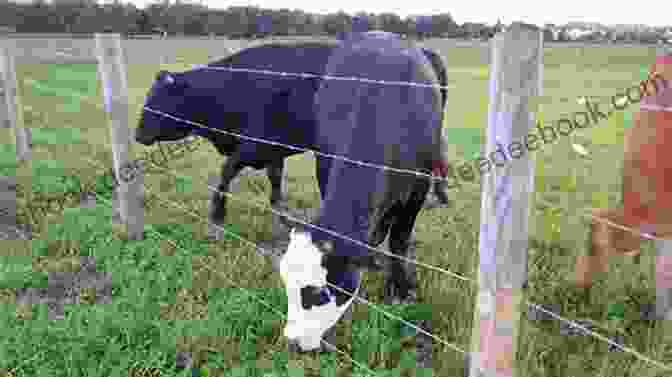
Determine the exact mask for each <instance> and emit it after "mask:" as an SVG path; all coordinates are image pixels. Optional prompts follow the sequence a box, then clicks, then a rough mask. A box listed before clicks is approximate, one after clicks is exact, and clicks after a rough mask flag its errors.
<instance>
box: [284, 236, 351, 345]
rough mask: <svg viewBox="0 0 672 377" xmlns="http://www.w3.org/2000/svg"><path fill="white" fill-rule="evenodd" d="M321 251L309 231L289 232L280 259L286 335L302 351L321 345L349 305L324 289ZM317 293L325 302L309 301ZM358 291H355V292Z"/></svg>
mask: <svg viewBox="0 0 672 377" xmlns="http://www.w3.org/2000/svg"><path fill="white" fill-rule="evenodd" d="M322 256H323V254H322V252H320V250H319V249H318V248H317V247H316V246H315V245H314V244H313V242H312V240H311V237H310V233H305V232H301V231H295V230H294V229H292V231H291V233H290V242H289V245H288V247H287V252H286V253H285V255H283V256H282V259H281V260H280V276H281V277H282V281H283V283H284V284H285V290H286V292H287V326H285V331H284V334H285V336H286V337H287V338H288V339H290V340H293V341H295V342H298V344H299V346H300V347H301V349H302V350H303V351H310V350H315V349H317V348H319V347H320V339H321V338H322V337H323V336H324V333H325V332H326V331H327V330H328V329H329V328H331V327H332V326H334V325H335V324H336V322H337V321H338V320H339V319H340V318H341V317H342V316H343V314H344V313H345V311H346V310H347V309H348V307H350V305H351V304H352V300H353V298H351V299H350V300H348V301H347V302H346V303H344V304H343V305H341V306H337V305H336V298H335V297H334V295H333V293H332V292H330V290H329V289H327V270H326V269H325V268H324V267H323V266H322ZM320 292H321V293H322V294H323V295H327V296H328V297H329V301H328V302H327V303H326V304H322V305H316V304H314V303H313V304H309V303H308V301H311V302H314V301H315V300H316V298H317V297H319V295H320ZM355 293H357V292H355Z"/></svg>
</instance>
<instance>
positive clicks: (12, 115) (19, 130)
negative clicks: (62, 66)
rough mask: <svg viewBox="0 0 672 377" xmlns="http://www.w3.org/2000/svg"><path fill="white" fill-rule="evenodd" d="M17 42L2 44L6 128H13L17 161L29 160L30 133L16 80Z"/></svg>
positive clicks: (0, 87) (0, 57)
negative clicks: (26, 125)
mask: <svg viewBox="0 0 672 377" xmlns="http://www.w3.org/2000/svg"><path fill="white" fill-rule="evenodd" d="M14 50H15V41H13V40H10V39H4V40H3V41H2V43H1V44H0V84H1V85H0V91H1V92H3V96H2V97H1V98H2V99H3V103H2V107H4V111H2V112H3V113H4V114H5V117H4V122H3V123H4V127H7V128H12V129H13V130H14V136H15V139H16V159H17V161H19V162H21V161H25V160H29V159H30V156H31V151H30V144H31V141H30V131H29V130H28V129H27V128H26V127H25V124H24V122H23V107H22V105H21V98H20V96H19V90H18V88H19V82H18V80H17V78H16V62H15V59H14Z"/></svg>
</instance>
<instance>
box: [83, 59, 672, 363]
mask: <svg viewBox="0 0 672 377" xmlns="http://www.w3.org/2000/svg"><path fill="white" fill-rule="evenodd" d="M200 68H206V69H213V68H215V70H220V69H227V70H231V71H243V72H252V73H263V74H279V75H281V76H288V75H294V76H299V77H303V78H310V77H319V75H314V74H307V73H302V74H296V73H287V72H273V71H266V70H250V69H241V68H238V69H236V68H229V67H202V66H201V67H200ZM322 77H323V78H326V79H333V80H347V81H361V82H368V83H376V84H388V85H409V86H418V87H439V88H445V89H447V88H449V87H451V86H440V85H431V84H420V83H410V82H390V81H378V80H369V79H358V78H352V77H337V76H322ZM79 97H81V98H82V99H86V100H87V101H86V102H91V101H90V100H89V99H88V98H87V97H83V96H79ZM640 106H645V105H640ZM644 108H645V109H649V108H647V107H644ZM143 109H144V110H146V111H149V112H153V113H155V114H158V115H162V116H164V117H168V118H172V119H173V120H176V121H181V122H184V123H187V124H191V125H194V126H198V127H201V128H205V129H209V130H212V131H216V132H221V133H225V134H230V135H233V136H236V137H238V138H242V139H248V140H252V141H255V142H262V143H266V144H271V145H280V146H283V147H285V148H289V149H293V150H298V151H302V152H310V153H312V154H314V155H322V156H325V157H330V158H336V159H341V160H344V161H346V162H350V163H353V164H357V165H363V166H368V167H375V168H379V169H381V170H390V171H395V172H398V173H407V174H413V175H416V176H421V177H425V178H429V179H431V180H439V181H447V179H445V178H440V177H435V176H432V175H429V174H425V173H420V172H417V171H412V170H405V169H396V168H391V167H387V166H382V165H376V164H371V163H366V162H363V161H356V160H351V159H348V158H345V157H341V156H336V155H329V154H325V153H321V152H317V151H313V150H310V149H307V148H301V147H295V146H290V145H285V144H282V143H277V142H272V141H268V140H263V139H259V138H253V137H248V136H245V135H238V134H235V133H232V132H227V131H223V130H218V129H212V128H209V127H207V126H204V125H201V124H198V123H196V122H192V121H189V120H185V119H180V118H177V117H174V116H172V115H170V114H166V113H163V112H160V111H158V110H154V109H151V108H148V107H146V106H145V107H143ZM653 110H658V111H669V110H670V109H667V108H663V109H661V108H655V109H653ZM208 187H210V186H209V185H208ZM217 191H218V190H217ZM226 194H228V195H229V196H230V197H231V196H232V195H230V193H226ZM542 201H544V202H545V200H542ZM553 207H555V206H553ZM271 210H272V211H273V209H271ZM276 214H277V213H276ZM280 216H285V217H287V218H290V219H292V218H291V217H290V216H287V215H282V214H280ZM584 216H588V217H591V218H594V219H596V220H597V221H600V222H603V223H607V224H609V225H610V226H612V227H617V228H619V229H621V230H625V231H629V232H632V233H635V234H638V235H640V236H642V237H644V238H649V239H657V240H660V239H659V238H657V237H653V236H651V235H648V234H642V233H639V232H637V231H635V230H633V229H630V228H627V227H624V226H621V225H619V224H615V223H613V222H611V221H609V220H606V219H600V218H598V217H596V216H594V215H592V214H585V215H584ZM292 220H293V221H296V222H299V223H303V225H307V226H311V225H312V224H308V223H306V222H303V221H302V220H298V219H292ZM222 229H223V228H222ZM318 229H319V227H318ZM223 230H224V231H227V230H225V229H223ZM321 230H322V231H325V232H327V233H329V234H332V235H336V236H341V235H339V234H338V233H336V234H333V233H332V232H331V231H328V230H326V229H321ZM343 237H345V236H343ZM346 239H347V238H346ZM350 241H351V242H353V241H354V242H355V243H358V241H356V240H350ZM249 242H251V241H249ZM255 246H256V245H255ZM360 246H364V247H367V248H370V249H372V250H374V251H378V252H382V253H385V252H384V251H382V250H377V249H374V248H371V247H369V246H368V245H366V244H361V245H360ZM262 250H263V249H262ZM389 255H391V256H396V255H394V254H391V253H390V254H389ZM409 262H411V263H416V264H418V265H422V264H420V263H419V262H417V261H413V260H410V261H409ZM428 266H429V268H433V269H435V267H434V266H431V265H426V266H424V267H428ZM439 270H440V271H441V272H444V273H447V274H449V275H453V276H455V277H458V278H460V279H461V280H465V281H473V280H472V279H469V278H465V277H462V276H461V275H457V274H454V273H451V272H449V271H447V270H443V269H439ZM336 288H337V289H338V287H336ZM526 302H527V304H528V305H529V306H532V307H534V308H535V309H537V310H541V311H543V312H545V313H547V314H549V315H551V316H552V317H554V318H556V319H558V320H561V321H564V322H566V323H569V324H570V325H571V326H573V327H577V328H580V329H581V330H583V331H585V332H587V333H589V334H591V335H593V336H594V337H596V338H598V339H601V340H603V341H606V342H608V343H610V344H612V345H614V346H616V347H618V348H620V349H622V350H623V351H626V352H628V353H631V354H633V355H635V356H637V357H638V358H640V359H642V360H645V361H647V362H649V363H652V364H654V365H657V366H659V367H662V368H664V369H672V368H670V367H667V366H665V365H664V364H661V363H659V362H656V361H654V360H651V359H649V358H647V357H645V356H644V355H641V354H639V353H638V352H637V351H634V350H631V349H629V348H627V347H623V346H620V345H619V344H617V343H615V342H613V341H611V340H609V339H607V338H604V337H603V336H601V335H599V334H597V333H594V332H592V331H590V330H588V329H586V328H585V327H583V326H581V325H580V324H576V323H574V322H573V321H571V320H567V319H565V318H562V317H561V316H559V315H557V314H555V313H552V312H549V311H547V310H546V309H544V308H542V307H540V306H538V305H536V304H534V303H531V302H529V301H526ZM367 303H368V301H367ZM368 304H369V305H371V306H372V307H374V306H373V305H372V304H370V303H368ZM374 308H375V307H374ZM416 329H417V330H419V331H423V330H421V329H419V328H416ZM430 336H431V334H430Z"/></svg>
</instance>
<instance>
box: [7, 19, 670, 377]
mask: <svg viewBox="0 0 672 377" xmlns="http://www.w3.org/2000/svg"><path fill="white" fill-rule="evenodd" d="M95 40H96V55H97V61H98V67H99V78H100V80H101V82H102V84H103V95H104V99H105V101H104V108H105V110H106V112H107V113H108V116H109V122H110V128H111V136H112V151H113V167H114V174H115V175H116V177H117V182H118V183H119V186H118V188H117V192H118V197H119V210H120V215H121V218H122V221H123V223H124V224H125V226H126V231H127V233H128V235H129V238H130V239H137V240H139V239H142V237H143V230H144V213H143V205H142V198H143V197H144V192H145V189H144V187H145V185H144V183H143V180H142V170H141V169H135V168H134V166H133V163H132V161H130V160H129V148H130V144H131V133H130V129H129V125H128V97H127V91H128V87H127V82H126V69H125V65H124V59H123V53H122V48H121V38H120V36H119V35H116V34H96V36H95ZM4 42H7V41H4ZM4 44H5V46H4V47H3V48H2V50H0V51H2V54H1V55H0V57H1V58H2V60H0V62H2V66H1V67H2V73H3V75H2V79H3V81H2V82H3V83H4V86H5V93H6V96H5V106H4V107H5V108H6V109H7V115H8V116H7V120H8V122H9V123H7V122H6V124H9V125H10V127H11V128H12V129H13V130H14V132H15V135H16V144H17V159H20V160H21V161H25V160H28V161H29V160H30V154H29V153H30V146H29V137H28V136H26V134H27V131H26V130H27V129H26V128H25V127H24V125H23V118H22V115H21V111H20V109H21V106H20V98H19V96H18V93H17V90H16V88H17V85H18V84H17V80H16V71H15V67H14V63H13V60H12V45H11V43H9V44H8V43H4ZM492 49H493V53H492V57H493V62H492V68H491V77H490V108H489V122H488V137H487V145H486V146H485V147H484V150H486V151H492V150H494V148H495V146H496V143H498V142H500V143H501V142H502V141H504V142H506V141H507V140H508V141H509V142H510V141H511V140H514V139H516V138H515V137H514V136H521V138H522V136H524V135H525V134H527V132H528V130H529V128H530V127H531V126H532V125H533V124H534V123H535V122H534V114H535V113H536V112H537V109H534V108H533V107H532V106H531V102H534V100H533V98H534V97H538V96H541V86H542V85H541V83H542V82H543V81H542V79H541V74H542V66H543V62H542V59H541V56H542V53H541V52H542V51H543V38H542V37H541V33H540V31H539V30H538V29H537V28H536V27H530V26H529V25H524V24H517V23H516V24H514V25H513V26H512V27H511V28H509V30H507V31H506V32H505V33H502V34H499V35H498V36H497V37H496V38H494V39H493V43H492ZM201 68H203V69H223V70H227V68H226V67H201ZM229 70H230V71H235V70H236V69H235V68H234V69H229ZM247 71H248V72H247V74H249V73H258V74H279V75H284V76H286V75H288V74H289V73H284V72H269V71H265V72H251V71H250V70H247ZM238 72H240V69H238ZM243 74H246V73H243ZM299 75H300V77H303V78H308V77H309V76H308V74H305V73H301V74H299ZM322 78H324V79H336V80H338V79H346V80H353V81H360V82H363V83H368V84H375V85H417V84H416V83H384V82H372V81H371V80H362V79H357V78H334V77H322ZM7 88H9V90H7ZM145 110H146V111H150V112H151V111H153V112H155V113H156V114H158V115H162V116H166V117H171V118H172V119H174V120H179V121H182V122H185V123H187V124H190V125H192V126H196V127H204V128H208V127H207V125H202V124H198V123H196V122H193V121H190V120H187V119H179V118H176V117H174V116H173V115H171V114H167V113H162V112H157V111H156V110H155V109H150V108H145ZM208 129H210V130H214V131H216V132H223V133H228V134H233V133H230V132H226V131H223V130H217V129H213V128H208ZM22 130H23V131H22ZM234 136H237V137H239V138H241V139H246V140H251V141H254V142H260V143H269V144H275V145H278V144H279V143H275V142H270V141H268V140H263V139H259V138H252V137H249V136H245V135H240V134H234ZM21 145H22V146H21ZM282 146H284V147H286V148H290V149H294V150H297V148H298V147H296V146H289V145H284V144H283V145H282ZM298 150H300V151H302V152H309V153H312V154H314V155H320V152H319V151H311V150H301V149H298ZM322 155H325V154H322ZM325 156H327V157H329V158H339V159H343V160H345V161H348V162H350V163H353V164H357V165H361V166H373V167H376V168H380V169H384V170H389V171H393V172H395V173H399V174H414V175H417V176H424V177H426V178H429V179H434V180H436V179H439V178H438V177H433V176H431V175H427V174H424V173H420V172H416V171H403V170H401V169H395V168H393V167H386V166H376V165H374V164H369V163H367V162H365V161H353V160H350V159H347V158H346V157H344V156H333V155H325ZM90 162H92V161H90ZM129 171H132V172H133V174H130V176H129V175H128V174H126V173H128V172H129ZM166 171H167V172H168V173H170V174H173V173H172V172H170V171H169V170H166ZM533 179H534V165H533V163H532V159H530V158H525V159H523V158H521V159H519V160H517V161H511V162H510V163H509V165H508V166H506V167H504V169H502V170H500V171H498V172H496V173H495V172H493V173H491V174H490V175H488V176H486V178H485V179H484V182H483V186H482V187H483V192H482V199H481V200H482V208H481V231H480V244H479V255H480V268H479V276H478V278H477V279H473V278H468V277H464V276H461V275H459V274H456V273H454V272H451V271H448V270H446V269H443V268H440V267H437V266H431V265H427V264H425V263H422V262H420V261H417V260H414V259H406V260H405V261H406V262H409V263H413V264H415V265H419V266H423V267H425V268H428V269H432V270H434V271H437V272H439V273H442V274H445V275H449V276H451V277H454V278H457V279H460V280H463V281H469V282H471V283H474V284H477V285H478V287H479V294H478V300H477V303H476V307H475V310H474V316H475V321H474V329H473V333H472V345H471V350H470V352H467V351H465V350H463V349H461V348H460V347H457V346H455V345H453V344H450V343H449V342H446V341H445V340H443V339H441V338H439V337H437V336H435V335H433V334H431V333H427V332H426V331H424V330H423V329H421V328H419V327H416V326H414V325H413V324H410V323H408V322H407V321H405V320H403V319H402V318H398V317H397V318H394V317H395V316H394V315H393V314H391V313H387V312H385V311H383V312H384V313H386V314H387V315H389V316H392V318H394V319H395V320H399V321H404V323H405V324H406V325H408V326H411V327H414V328H415V329H416V330H417V331H419V332H424V333H425V335H428V336H430V337H431V338H432V339H434V340H436V341H438V342H439V343H442V344H444V345H445V346H446V347H448V348H451V349H453V350H455V351H457V352H460V353H463V354H465V355H467V356H469V358H470V365H471V367H470V376H472V377H476V376H481V375H483V374H482V373H485V374H484V375H488V376H490V375H492V376H511V375H514V373H516V366H515V364H514V361H515V352H516V344H517V333H518V330H517V329H518V323H519V321H520V315H521V310H520V309H521V307H522V303H523V295H522V285H523V283H524V281H525V280H526V264H527V260H526V259H527V255H526V254H527V239H528V230H527V221H528V219H527V218H528V217H529V216H528V212H529V196H530V194H532V193H534V188H533ZM208 189H209V190H213V191H218V190H216V189H214V188H213V187H211V186H208ZM222 194H225V195H227V196H229V197H232V198H235V199H237V200H244V199H241V198H236V196H235V195H232V194H231V193H222ZM155 197H156V195H155ZM159 199H161V198H159ZM244 201H246V202H249V200H247V199H245V200H244ZM164 202H165V201H164ZM168 203H169V204H170V202H168ZM259 204H260V205H261V203H259ZM546 204H549V205H552V204H551V203H546ZM171 205H172V206H174V207H176V208H179V207H180V206H179V204H177V203H173V204H171ZM264 206H266V205H264ZM182 209H183V210H185V211H187V212H191V211H189V210H187V209H185V208H183V207H182ZM564 210H567V209H564ZM270 211H271V212H274V213H275V214H276V215H278V216H284V217H286V218H289V219H290V220H292V221H295V222H297V223H303V224H304V225H307V226H310V227H314V226H313V225H312V224H309V223H307V222H305V221H302V220H300V219H296V218H294V217H292V216H291V215H290V214H288V213H283V212H280V211H277V210H275V209H273V208H270ZM584 212H585V213H584V214H582V216H584V217H585V216H588V217H591V216H592V217H594V216H593V215H591V214H589V213H588V212H587V211H584ZM191 214H192V215H194V213H193V212H192V213H191ZM195 216H196V217H197V218H198V219H199V220H201V221H206V222H207V220H205V219H202V218H200V216H198V215H197V214H195ZM595 220H597V221H603V222H607V224H608V225H610V226H612V227H616V228H620V229H624V230H627V231H630V232H635V233H637V234H639V232H638V231H636V230H633V229H628V228H625V227H623V226H622V225H619V224H613V223H611V222H609V221H608V220H606V219H595ZM513 224H520V225H516V228H515V229H514V228H513ZM222 231H224V232H227V233H229V234H230V233H231V232H230V231H228V230H226V229H223V228H222ZM324 231H326V232H327V233H329V234H331V235H333V236H335V237H341V238H344V239H346V240H348V241H350V242H355V243H359V244H361V245H362V246H364V247H367V248H369V249H371V250H373V251H376V252H379V253H382V254H385V255H388V256H390V257H399V256H396V255H394V254H392V253H389V252H387V251H385V250H382V249H380V248H372V247H370V246H368V245H366V244H362V243H361V242H358V241H355V240H352V239H348V238H347V237H345V236H343V235H340V234H338V233H335V232H333V231H330V230H324ZM642 236H644V237H645V238H650V239H655V240H656V241H657V242H659V247H658V250H659V256H661V255H663V254H665V253H666V252H667V250H666V248H665V247H664V246H667V245H668V244H666V243H665V240H660V239H657V238H655V237H652V236H650V235H642ZM234 237H238V238H241V236H240V235H237V234H235V235H234ZM241 241H243V242H245V243H247V244H250V245H252V246H254V247H255V248H256V249H261V248H260V247H259V246H258V245H257V244H256V243H254V242H253V241H250V240H247V239H244V238H243V239H241ZM667 248H669V246H667ZM266 255H268V254H266ZM400 258H403V257H400ZM333 288H335V289H338V287H333ZM669 291H670V290H669V289H667V288H665V287H664V286H661V287H657V292H658V301H657V313H658V314H659V315H664V314H665V313H668V315H669V312H670V310H669V308H670V300H669V299H666V297H669ZM356 299H357V300H358V301H359V302H363V303H365V304H366V305H367V306H370V307H372V308H374V309H375V310H382V309H378V308H377V307H376V306H375V305H374V304H373V303H371V302H369V301H368V300H365V299H362V298H359V297H357V298H356ZM525 304H526V305H527V306H529V307H532V308H534V309H535V310H538V311H541V312H544V313H545V314H547V315H549V316H551V317H553V318H555V319H557V320H559V321H563V322H565V323H568V324H569V325H570V326H572V327H574V328H578V329H581V330H582V331H584V332H585V333H587V334H589V335H591V336H593V337H595V338H597V339H600V340H602V341H605V342H607V343H610V344H611V345H613V346H615V347H617V348H619V349H621V350H623V351H625V352H628V353H630V354H631V355H633V356H635V357H636V358H638V359H640V360H642V361H645V362H647V363H649V364H652V365H655V366H657V367H660V368H662V369H666V370H670V369H672V367H670V366H667V365H664V364H663V363H660V362H658V361H655V360H652V359H650V358H648V357H646V356H645V355H642V354H640V353H638V352H637V351H635V350H633V349H631V348H628V347H625V346H623V345H620V344H618V343H615V342H613V341H611V340H610V339H608V338H606V337H604V336H602V335H600V334H598V333H596V332H594V331H591V330H589V329H588V328H586V327H585V326H582V325H581V324H578V323H576V322H574V321H572V320H569V319H566V318H564V317H562V316H560V315H558V314H557V313H554V312H552V311H549V310H546V309H544V308H543V307H541V306H539V305H537V304H535V303H532V302H529V301H525ZM661 318H662V317H661ZM502 333H504V334H505V335H502ZM503 345H505V346H508V347H502V346H503ZM332 346H333V345H332ZM346 356H347V355H346ZM350 359H351V358H350ZM351 360H352V359H351ZM497 360H499V361H497ZM352 361H354V360H352ZM360 367H361V366H360ZM364 369H367V368H365V367H364ZM369 371H370V370H369ZM516 374H517V373H516Z"/></svg>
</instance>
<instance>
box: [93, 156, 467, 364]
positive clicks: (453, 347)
mask: <svg viewBox="0 0 672 377" xmlns="http://www.w3.org/2000/svg"><path fill="white" fill-rule="evenodd" d="M85 159H87V160H89V161H91V162H92V163H93V161H92V160H91V159H89V158H85ZM144 186H145V187H147V185H146V184H145V185H144ZM147 191H149V192H150V193H152V196H153V197H154V198H155V199H158V200H160V201H163V202H164V203H168V204H170V205H171V206H173V207H175V208H177V209H180V210H183V211H185V212H187V213H189V214H190V215H191V216H192V217H194V218H195V219H197V220H198V221H201V222H204V223H209V221H208V220H206V219H204V218H202V217H201V216H200V215H198V214H197V213H195V212H194V211H193V210H191V209H190V208H186V207H184V206H182V205H180V204H177V203H175V202H174V201H169V200H167V199H162V198H160V197H159V196H158V195H156V194H153V192H152V191H151V190H147ZM234 199H237V198H235V197H234ZM280 216H281V215H280ZM212 225H213V226H215V227H216V228H218V229H220V230H222V231H223V232H225V233H227V234H230V235H233V236H234V237H236V238H237V239H238V240H240V241H243V242H246V243H248V244H250V245H252V246H254V247H255V248H257V250H259V251H260V252H261V253H262V255H265V256H269V255H272V253H271V252H269V251H268V250H266V249H264V248H262V247H261V246H259V245H257V244H256V243H254V242H253V241H250V240H248V239H246V238H244V237H243V236H241V235H239V234H237V233H235V232H232V231H230V230H228V229H226V228H224V227H221V226H219V225H217V224H212ZM337 234H338V233H337ZM430 266H431V265H430ZM432 267H433V266H432ZM463 279H465V280H467V281H470V280H471V279H468V278H464V277H463ZM327 284H328V285H329V286H332V287H333V288H335V289H337V290H339V291H342V292H344V293H345V294H347V295H348V296H351V297H355V298H356V299H357V300H360V301H362V300H363V301H362V302H364V303H366V304H368V305H370V306H371V307H373V308H374V309H375V310H377V311H379V312H381V313H383V314H385V315H386V316H388V317H389V318H393V319H396V320H398V321H401V322H402V323H404V324H405V325H407V326H409V327H412V328H414V329H415V330H417V331H418V332H421V333H423V334H425V335H427V336H429V337H431V338H432V339H435V340H437V341H438V342H440V343H442V344H444V345H446V346H448V347H449V348H452V349H454V350H456V351H458V352H462V353H465V352H466V351H463V350H461V349H460V348H458V347H457V346H455V345H453V344H451V343H448V342H447V341H445V340H443V339H441V338H439V337H436V336H435V335H433V334H431V333H429V332H427V331H425V330H423V329H421V328H420V327H418V326H415V325H414V324H412V323H410V322H408V321H406V320H404V319H403V318H400V317H396V316H394V315H393V314H391V313H389V312H386V311H385V310H383V309H379V308H377V307H376V306H375V305H373V304H371V303H370V302H368V301H367V300H366V299H363V298H361V297H359V296H357V295H352V294H350V293H349V292H347V291H344V290H343V289H341V288H340V287H338V286H335V285H332V284H331V283H327Z"/></svg>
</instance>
